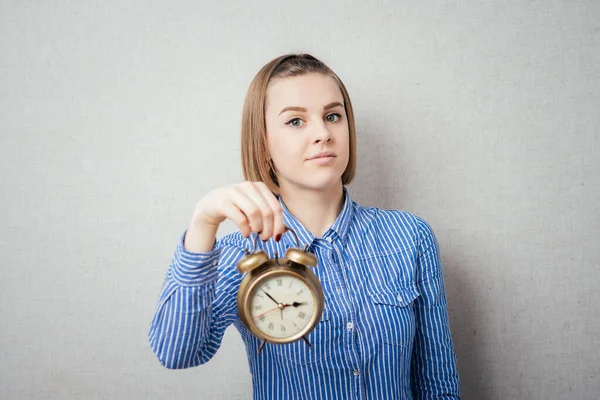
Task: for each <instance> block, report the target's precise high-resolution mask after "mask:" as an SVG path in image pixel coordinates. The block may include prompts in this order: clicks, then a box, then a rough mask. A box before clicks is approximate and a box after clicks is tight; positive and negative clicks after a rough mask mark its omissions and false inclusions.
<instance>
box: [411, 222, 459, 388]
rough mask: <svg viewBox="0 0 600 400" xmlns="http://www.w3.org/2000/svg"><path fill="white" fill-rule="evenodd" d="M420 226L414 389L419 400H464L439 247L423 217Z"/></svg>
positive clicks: (412, 377)
mask: <svg viewBox="0 0 600 400" xmlns="http://www.w3.org/2000/svg"><path fill="white" fill-rule="evenodd" d="M417 225H418V228H419V236H420V240H419V257H418V261H417V287H418V290H419V292H420V294H421V295H420V296H419V297H417V299H416V300H415V307H414V310H415V319H416V334H415V341H414V346H413V355H412V365H411V386H412V392H413V396H414V397H415V399H441V398H443V399H460V386H459V379H458V372H457V369H456V355H455V352H454V344H453V342H452V335H451V333H450V324H449V321H448V310H447V303H446V293H445V289H444V277H443V275H442V263H441V261H440V254H439V247H438V243H437V240H436V237H435V235H434V233H433V230H432V229H431V226H429V224H428V223H427V222H426V221H425V220H423V219H422V218H420V217H417Z"/></svg>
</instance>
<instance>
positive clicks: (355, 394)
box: [149, 54, 459, 400]
mask: <svg viewBox="0 0 600 400" xmlns="http://www.w3.org/2000/svg"><path fill="white" fill-rule="evenodd" d="M355 164H356V140H355V126H354V114H353V111H352V105H351V102H350V98H349V96H348V92H347V91H346V88H345V87H344V85H343V83H342V82H341V80H340V79H339V78H338V76H337V75H336V74H335V73H334V72H333V71H332V70H331V69H330V68H328V67H327V66H326V65H325V64H323V63H322V62H321V61H319V60H317V59H316V58H314V57H312V56H310V55H307V54H292V55H285V56H282V57H279V58H276V59H275V60H273V61H271V62H269V63H268V64H267V65H265V66H264V67H263V68H262V69H261V70H260V71H259V72H258V74H257V75H256V77H255V78H254V80H253V81H252V83H251V85H250V88H249V90H248V94H247V97H246V102H245V104H244V111H243V117H242V165H243V170H244V178H245V179H246V181H245V182H242V183H239V184H236V185H232V186H228V187H222V188H218V189H214V190H212V191H211V192H209V193H208V194H206V196H204V197H203V198H202V199H200V200H199V201H198V203H197V205H196V208H195V210H194V213H193V216H192V219H191V222H190V224H189V227H188V229H187V230H186V232H185V233H184V235H183V236H182V238H181V240H180V242H179V245H178V246H177V249H176V251H175V255H174V257H173V261H172V263H171V266H170V268H169V269H168V272H167V277H166V282H165V284H164V287H163V289H162V293H161V295H160V299H159V302H158V306H157V308H156V312H155V315H154V318H153V321H152V324H151V327H150V332H149V339H150V343H151V346H152V349H153V351H154V352H155V353H156V355H157V356H158V358H159V360H160V361H161V363H162V364H163V365H164V366H166V367H167V368H188V367H193V366H197V365H200V364H203V363H206V362H207V361H209V360H210V359H211V358H212V357H213V355H214V354H215V353H216V351H217V350H218V348H219V346H220V344H221V340H222V338H223V333H224V332H225V329H226V328H227V327H228V326H229V325H230V324H233V325H235V327H236V328H237V329H238V331H239V332H240V334H241V336H242V339H243V341H244V343H245V345H246V351H247V355H248V361H249V364H250V372H251V374H252V382H253V395H254V398H255V399H278V400H283V399H290V400H292V399H294V400H296V399H377V400H380V399H411V398H423V399H425V398H426V399H437V398H444V399H446V398H453V399H458V398H459V382H458V374H457V370H456V361H455V354H454V346H453V342H452V337H451V334H450V327H449V323H448V315H447V306H446V296H445V291H444V282H443V276H442V265H441V262H440V257H439V249H438V245H437V241H436V238H435V235H434V233H433V232H432V230H431V227H430V226H429V225H428V223H427V222H426V221H424V220H423V219H422V218H420V217H418V216H416V215H414V214H411V213H409V212H405V211H400V210H381V209H378V208H372V207H364V206H361V205H358V204H357V203H355V202H353V201H352V199H351V198H350V194H349V192H348V190H347V189H346V188H345V185H346V184H348V183H350V182H351V181H352V179H353V177H354V174H355ZM227 218H229V219H231V220H232V221H234V222H235V224H237V226H238V227H239V232H235V233H232V234H229V235H226V236H225V237H223V238H222V239H220V240H216V239H215V237H216V233H217V229H218V227H219V224H220V223H221V222H223V221H224V220H225V219H227ZM286 226H287V227H290V228H292V229H293V230H294V231H295V233H296V234H297V236H298V238H299V240H300V243H301V244H308V245H309V251H311V252H312V253H314V254H315V255H316V256H317V258H318V266H317V268H315V269H314V272H315V273H316V274H317V276H318V278H319V280H320V282H321V286H322V288H323V292H324V295H325V309H324V312H323V315H322V318H321V320H320V322H319V323H318V325H317V327H316V328H315V329H314V330H313V331H312V332H311V333H310V335H309V340H310V342H311V343H312V348H309V347H308V346H307V345H306V344H305V343H304V342H303V341H302V340H300V341H296V342H293V343H290V344H279V345H275V344H267V345H266V346H265V347H264V349H262V351H261V352H260V353H259V352H258V348H259V346H260V343H261V342H260V340H259V339H257V338H256V337H255V336H253V335H252V334H251V333H250V332H249V331H248V329H247V328H246V326H245V325H244V324H243V323H242V322H241V321H240V319H239V316H238V312H237V297H236V296H237V291H238V288H239V285H240V282H241V279H242V275H241V274H239V273H238V271H237V269H236V264H237V262H238V261H239V260H240V259H241V258H242V256H243V255H244V249H246V248H249V249H252V248H253V243H252V242H253V241H252V240H249V237H250V236H251V234H252V232H256V233H257V234H259V235H260V239H262V240H261V241H257V242H258V244H257V248H260V249H262V250H264V251H265V252H266V253H267V254H268V255H269V256H270V257H274V254H275V252H278V254H285V250H286V249H287V248H290V247H296V241H295V238H294V237H293V236H292V235H290V234H284V233H285V230H286Z"/></svg>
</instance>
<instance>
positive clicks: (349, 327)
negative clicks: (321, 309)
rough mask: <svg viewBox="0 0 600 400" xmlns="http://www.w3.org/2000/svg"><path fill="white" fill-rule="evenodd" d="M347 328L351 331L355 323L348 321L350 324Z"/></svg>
mask: <svg viewBox="0 0 600 400" xmlns="http://www.w3.org/2000/svg"><path fill="white" fill-rule="evenodd" d="M346 328H348V330H349V331H351V330H352V328H354V324H353V323H352V322H348V324H347V325H346Z"/></svg>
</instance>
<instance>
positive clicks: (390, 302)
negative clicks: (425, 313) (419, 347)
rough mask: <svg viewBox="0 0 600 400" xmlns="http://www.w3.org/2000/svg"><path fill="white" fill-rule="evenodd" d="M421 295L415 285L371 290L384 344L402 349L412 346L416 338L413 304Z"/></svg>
mask: <svg viewBox="0 0 600 400" xmlns="http://www.w3.org/2000/svg"><path fill="white" fill-rule="evenodd" d="M419 295H420V293H419V291H418V289H417V287H416V285H415V284H413V283H411V284H407V285H406V286H388V287H379V288H377V289H371V291H370V292H369V297H370V300H371V303H372V306H373V308H374V311H375V314H376V315H378V327H377V333H378V335H379V336H380V338H381V339H382V341H383V342H385V343H388V344H393V345H396V346H400V347H406V346H409V345H411V344H412V341H413V339H414V336H415V316H414V311H413V303H414V301H415V299H416V298H417V297H419Z"/></svg>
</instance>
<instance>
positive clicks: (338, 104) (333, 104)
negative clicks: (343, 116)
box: [279, 101, 344, 115]
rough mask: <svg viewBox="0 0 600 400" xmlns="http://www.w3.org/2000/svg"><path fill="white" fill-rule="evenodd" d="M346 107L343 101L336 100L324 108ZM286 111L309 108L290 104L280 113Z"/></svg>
mask: <svg viewBox="0 0 600 400" xmlns="http://www.w3.org/2000/svg"><path fill="white" fill-rule="evenodd" d="M338 106H339V107H344V105H343V104H342V103H340V102H339V101H334V102H333V103H329V104H327V105H326V106H323V110H329V109H330V108H334V107H338ZM286 111H300V112H307V111H308V110H307V109H306V108H304V107H294V106H290V107H286V108H284V109H283V110H281V112H280V113H279V115H281V114H283V113H284V112H286Z"/></svg>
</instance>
